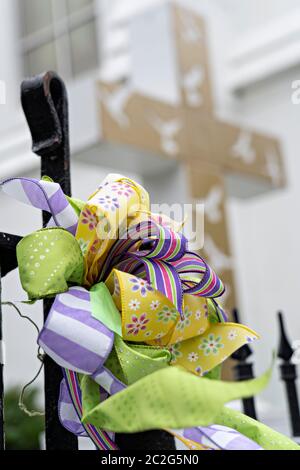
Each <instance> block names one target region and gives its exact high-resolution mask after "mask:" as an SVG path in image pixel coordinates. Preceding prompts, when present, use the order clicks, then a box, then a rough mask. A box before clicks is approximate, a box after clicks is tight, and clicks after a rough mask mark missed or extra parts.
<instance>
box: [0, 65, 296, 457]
mask: <svg viewBox="0 0 300 470" xmlns="http://www.w3.org/2000/svg"><path fill="white" fill-rule="evenodd" d="M21 101H22V106H23V110H24V113H25V116H26V119H27V123H28V126H29V129H30V132H31V136H32V150H33V152H34V153H36V154H37V155H38V156H39V157H40V158H41V176H44V175H47V176H50V177H51V178H52V179H53V180H54V181H56V182H57V183H59V184H60V185H61V187H62V189H63V191H64V192H65V194H67V195H71V182H70V149H69V129H68V127H69V121H68V100H67V93H66V89H65V85H64V83H63V81H62V80H61V79H60V78H59V77H58V76H57V75H56V74H55V73H53V72H47V73H45V74H42V75H39V76H37V77H34V78H32V79H28V80H25V81H24V82H23V83H22V87H21ZM48 221H49V214H47V213H45V212H44V213H43V226H46V224H47V223H48ZM20 239H21V237H19V236H17V235H11V234H6V233H0V300H1V277H4V276H5V275H6V274H7V273H9V272H10V271H12V270H13V269H15V268H16V267H17V259H16V246H17V244H18V242H19V241H20ZM51 302H52V301H51V300H49V299H48V300H45V301H44V320H46V318H47V315H48V312H49V309H50V307H51ZM234 316H235V320H236V321H237V322H238V321H239V318H238V312H237V311H235V312H234ZM279 321H280V332H281V340H280V347H279V351H278V357H279V358H281V359H282V363H281V365H280V371H281V379H282V380H283V381H284V383H285V386H286V392H287V400H288V404H289V411H290V421H291V426H292V432H291V434H293V436H300V413H299V401H298V395H297V388H296V380H297V371H296V366H295V365H294V364H292V363H291V357H292V355H293V353H294V351H293V349H292V348H291V346H290V343H289V342H288V339H287V336H286V333H285V329H284V324H283V317H282V315H281V314H280V316H279ZM2 343H3V338H2V316H1V303H0V344H2ZM0 352H1V350H0ZM251 354H252V351H251V349H250V347H249V346H248V345H246V346H243V347H242V348H241V349H240V350H238V351H237V352H235V353H234V354H233V356H232V358H233V359H234V360H235V361H236V366H235V368H234V370H235V377H236V380H246V379H250V378H253V375H254V374H253V365H252V363H250V362H249V360H248V359H249V357H250V356H251ZM0 359H1V354H0ZM2 362H3V361H1V360H0V450H4V448H5V427H4V423H5V416H4V402H3V398H4V383H3V367H4V366H3V364H2ZM44 366H45V368H44V376H45V386H44V393H45V436H46V448H47V449H49V450H62V449H64V450H75V449H77V447H78V442H77V438H76V437H75V436H74V435H72V434H71V433H70V432H68V431H66V430H65V429H64V428H63V427H62V425H61V424H60V422H59V418H58V409H57V404H58V395H59V386H60V381H61V379H62V371H61V369H60V367H59V366H57V365H56V364H55V363H54V361H53V360H52V359H51V358H50V357H48V356H46V357H45V360H44ZM243 407H244V412H245V413H246V414H247V415H248V416H251V417H253V418H256V416H257V413H256V409H255V401H254V398H248V399H245V400H243ZM116 442H117V444H118V446H119V448H120V449H126V450H136V449H140V450H151V449H153V450H168V449H170V450H174V449H175V443H174V439H173V437H172V436H171V435H169V434H168V433H166V432H164V431H149V432H144V433H140V434H130V435H126V434H119V435H117V436H116Z"/></svg>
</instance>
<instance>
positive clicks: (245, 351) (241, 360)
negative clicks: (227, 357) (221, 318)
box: [231, 309, 257, 419]
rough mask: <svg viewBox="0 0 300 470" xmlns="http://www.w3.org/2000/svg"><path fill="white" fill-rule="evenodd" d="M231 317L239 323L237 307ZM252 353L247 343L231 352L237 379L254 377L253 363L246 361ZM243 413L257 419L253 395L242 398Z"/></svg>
mask: <svg viewBox="0 0 300 470" xmlns="http://www.w3.org/2000/svg"><path fill="white" fill-rule="evenodd" d="M233 318H234V321H235V323H240V319H239V312H238V310H237V309H234V310H233ZM251 355H252V350H251V348H250V346H249V345H248V344H245V345H244V346H242V347H241V348H240V349H238V350H237V351H235V352H234V353H233V354H232V356H231V357H232V359H234V360H235V361H237V362H238V363H237V365H235V366H234V375H235V379H236V380H237V381H241V380H250V379H253V378H254V373H253V364H252V362H247V359H248V358H249V357H250V356H251ZM243 408H244V413H245V414H246V415H247V416H250V418H253V419H257V415H256V409H255V401H254V397H249V398H244V399H243Z"/></svg>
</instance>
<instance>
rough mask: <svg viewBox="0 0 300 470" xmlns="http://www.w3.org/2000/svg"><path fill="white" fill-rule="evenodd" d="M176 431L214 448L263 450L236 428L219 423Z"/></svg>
mask: <svg viewBox="0 0 300 470" xmlns="http://www.w3.org/2000/svg"><path fill="white" fill-rule="evenodd" d="M175 432H176V434H179V435H181V436H182V437H185V438H186V439H191V440H192V441H195V442H198V443H199V444H202V445H204V446H206V447H209V448H211V449H214V450H263V449H262V447H260V446H259V445H258V444H257V443H256V442H254V441H252V440H251V439H249V438H248V437H246V436H244V435H243V434H240V433H239V432H238V431H236V430H235V429H231V428H228V427H226V426H219V425H217V424H213V425H211V426H207V427H197V428H190V429H184V430H180V431H175Z"/></svg>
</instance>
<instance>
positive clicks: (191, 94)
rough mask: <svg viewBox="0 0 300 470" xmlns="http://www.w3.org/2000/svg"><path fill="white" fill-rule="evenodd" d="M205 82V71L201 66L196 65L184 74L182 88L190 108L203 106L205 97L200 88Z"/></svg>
mask: <svg viewBox="0 0 300 470" xmlns="http://www.w3.org/2000/svg"><path fill="white" fill-rule="evenodd" d="M203 80H204V69H203V67H202V66H201V65H200V64H199V65H195V66H194V67H192V68H191V69H190V70H189V71H188V72H187V73H185V74H184V76H183V79H182V86H183V89H184V91H185V95H186V100H187V102H188V104H189V105H190V106H193V107H196V106H201V104H202V102H203V96H202V93H201V91H200V88H201V85H202V83H203Z"/></svg>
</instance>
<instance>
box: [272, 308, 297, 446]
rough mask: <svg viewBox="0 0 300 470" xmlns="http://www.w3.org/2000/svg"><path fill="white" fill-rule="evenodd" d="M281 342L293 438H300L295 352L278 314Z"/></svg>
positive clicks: (281, 367)
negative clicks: (293, 362)
mask: <svg viewBox="0 0 300 470" xmlns="http://www.w3.org/2000/svg"><path fill="white" fill-rule="evenodd" d="M278 321H279V332H280V340H279V347H278V353H277V356H278V357H279V358H280V359H282V363H281V364H280V366H279V369H280V377H281V380H283V381H284V382H285V389H286V395H287V400H288V406H289V414H290V422H291V427H292V432H293V436H295V437H299V436H300V410H299V397H298V392H297V387H296V381H297V369H296V365H295V364H292V362H291V359H292V356H293V354H294V350H293V348H292V346H291V344H290V341H289V340H288V337H287V334H286V330H285V325H284V319H283V315H282V313H281V312H279V313H278Z"/></svg>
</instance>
